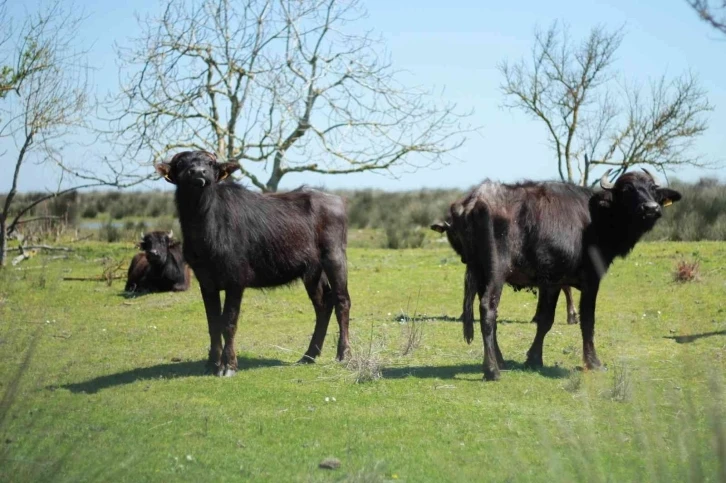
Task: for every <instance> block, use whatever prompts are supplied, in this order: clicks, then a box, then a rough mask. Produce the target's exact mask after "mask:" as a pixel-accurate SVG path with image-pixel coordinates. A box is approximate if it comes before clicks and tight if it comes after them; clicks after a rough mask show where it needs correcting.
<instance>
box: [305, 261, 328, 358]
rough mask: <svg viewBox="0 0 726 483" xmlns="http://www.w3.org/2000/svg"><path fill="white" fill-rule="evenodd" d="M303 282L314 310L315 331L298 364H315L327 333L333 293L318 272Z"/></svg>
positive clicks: (322, 275) (326, 280) (324, 277)
mask: <svg viewBox="0 0 726 483" xmlns="http://www.w3.org/2000/svg"><path fill="white" fill-rule="evenodd" d="M304 282H305V289H306V290H307V292H308V297H310V301H311V302H312V303H313V308H314V309H315V331H314V332H313V337H312V339H310V346H309V347H308V350H307V352H305V355H303V356H302V358H301V359H300V360H299V361H298V363H299V364H303V363H312V362H315V358H316V357H318V356H319V355H320V351H322V350H323V343H324V342H325V334H326V333H327V332H328V324H329V323H330V317H331V315H332V314H333V307H334V306H335V300H334V299H333V291H332V290H331V288H330V284H329V283H328V278H327V277H326V276H325V274H323V273H322V272H320V271H318V272H317V273H314V274H312V275H310V276H307V277H305V278H304Z"/></svg>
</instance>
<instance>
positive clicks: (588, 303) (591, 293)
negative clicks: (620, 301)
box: [580, 283, 602, 369]
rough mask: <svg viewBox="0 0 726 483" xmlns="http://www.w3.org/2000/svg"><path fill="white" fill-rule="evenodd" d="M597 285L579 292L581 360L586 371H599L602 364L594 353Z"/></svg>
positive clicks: (591, 285) (593, 284) (594, 284)
mask: <svg viewBox="0 0 726 483" xmlns="http://www.w3.org/2000/svg"><path fill="white" fill-rule="evenodd" d="M598 288H599V286H598V284H597V283H592V284H589V285H588V286H586V287H583V288H582V290H581V292H580V330H581V331H582V359H583V362H584V363H585V367H586V368H587V369H599V368H600V367H601V366H602V364H601V363H600V360H599V359H598V358H597V352H596V351H595V341H594V338H595V302H596V300H597V292H598Z"/></svg>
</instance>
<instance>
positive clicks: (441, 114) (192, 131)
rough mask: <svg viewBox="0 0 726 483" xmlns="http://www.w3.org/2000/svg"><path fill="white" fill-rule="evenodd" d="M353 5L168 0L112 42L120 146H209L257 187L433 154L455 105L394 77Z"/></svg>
mask: <svg viewBox="0 0 726 483" xmlns="http://www.w3.org/2000/svg"><path fill="white" fill-rule="evenodd" d="M363 15H364V12H363V11H362V9H361V7H360V5H359V2H358V1H357V0H241V1H229V0H187V1H172V0H168V1H167V4H166V7H165V9H164V11H163V14H162V15H161V16H160V17H158V18H150V19H147V20H146V21H144V22H142V29H143V32H144V33H143V35H142V36H141V38H138V39H136V42H135V44H134V46H133V47H132V48H130V49H120V51H119V54H120V56H121V58H122V65H123V71H122V72H125V73H127V78H126V81H125V83H124V92H123V95H122V96H121V98H120V99H119V101H120V102H119V104H117V105H116V107H117V108H118V109H119V111H117V112H118V113H119V114H118V117H117V118H116V119H117V120H118V122H119V125H120V129H121V130H122V131H123V133H124V135H125V139H126V141H127V142H128V146H129V148H130V155H132V156H143V155H144V154H142V153H144V152H147V153H150V157H151V158H152V159H153V160H154V161H158V160H159V159H162V158H163V157H165V156H166V155H167V153H168V151H169V150H172V149H203V150H207V151H212V152H214V153H216V154H217V156H218V157H219V158H220V159H227V160H230V161H240V162H241V163H242V165H243V169H242V174H243V175H244V176H246V177H247V178H249V180H250V181H251V182H252V183H253V184H254V185H255V186H257V187H258V188H260V189H262V190H264V191H276V190H277V189H278V186H279V183H280V180H281V179H282V177H283V176H285V175H286V174H289V173H299V172H315V173H326V174H344V173H355V172H361V171H386V170H390V169H392V168H394V167H401V168H402V169H412V170H413V169H417V168H420V167H422V166H427V165H429V164H431V163H439V162H442V161H445V159H444V158H443V156H444V155H445V154H446V153H449V152H450V151H452V150H455V149H456V148H458V147H459V146H461V144H462V143H463V141H464V135H465V133H466V132H467V128H466V127H462V126H461V124H460V123H461V121H462V117H463V116H461V115H459V114H457V113H456V112H455V106H453V105H450V104H441V103H438V102H436V99H435V98H434V97H433V96H432V95H431V93H430V92H428V91H424V90H421V89H418V88H409V87H406V86H404V85H401V84H400V82H399V80H400V75H399V74H400V73H399V72H397V71H395V70H394V69H393V68H392V65H391V63H390V61H389V60H388V57H387V55H386V54H385V53H384V51H385V49H384V46H383V45H382V44H381V42H380V41H378V40H376V39H374V38H373V37H372V36H371V35H370V34H369V33H358V29H356V28H355V21H356V20H359V19H360V17H362V16H363ZM251 166H254V168H253V169H248V168H250V167H251ZM255 172H256V173H260V172H264V178H263V177H262V175H259V176H258V175H256V174H255Z"/></svg>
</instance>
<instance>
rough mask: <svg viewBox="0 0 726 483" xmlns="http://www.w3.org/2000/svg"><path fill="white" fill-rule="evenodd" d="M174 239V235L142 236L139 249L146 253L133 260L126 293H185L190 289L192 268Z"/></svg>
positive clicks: (170, 233)
mask: <svg viewBox="0 0 726 483" xmlns="http://www.w3.org/2000/svg"><path fill="white" fill-rule="evenodd" d="M173 235H174V234H173V232H171V231H169V232H166V231H152V232H151V233H147V234H146V235H144V234H143V233H142V234H141V241H140V242H139V245H138V247H139V248H140V249H141V250H143V251H142V252H140V253H137V254H136V255H135V256H134V258H133V259H132V260H131V265H130V266H129V272H128V277H127V280H126V288H125V290H126V291H127V292H183V291H184V290H187V289H188V288H189V278H190V275H191V274H190V272H189V266H188V265H187V264H186V263H184V257H183V256H182V247H181V244H180V243H179V242H178V241H176V240H174V239H173Z"/></svg>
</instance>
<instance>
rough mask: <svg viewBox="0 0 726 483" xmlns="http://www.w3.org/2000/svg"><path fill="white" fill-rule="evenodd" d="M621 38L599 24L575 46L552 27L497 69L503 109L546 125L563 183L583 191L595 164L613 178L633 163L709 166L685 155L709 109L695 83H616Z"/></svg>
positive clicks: (687, 79)
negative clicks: (527, 51) (523, 55)
mask: <svg viewBox="0 0 726 483" xmlns="http://www.w3.org/2000/svg"><path fill="white" fill-rule="evenodd" d="M622 40H623V32H622V29H617V30H613V31H608V30H606V29H605V28H604V27H601V26H598V27H595V28H593V29H592V30H591V31H590V34H589V35H588V36H587V37H586V38H585V39H583V40H581V41H579V42H577V41H574V40H573V39H572V38H571V37H570V33H569V29H568V28H567V27H566V26H561V25H560V24H558V23H556V22H555V23H553V24H552V25H551V26H550V27H549V29H547V30H546V31H541V30H539V29H537V30H536V31H535V42H534V47H533V48H532V57H531V58H530V59H522V60H521V61H519V62H517V63H511V62H503V63H501V64H500V65H499V70H500V72H501V73H502V75H503V77H504V82H503V83H502V85H501V89H502V91H503V93H504V94H505V96H506V101H505V104H504V106H505V107H508V108H517V109H521V110H522V111H524V112H526V113H528V114H529V115H531V116H532V117H533V118H534V119H536V120H539V121H542V122H543V123H544V125H545V126H546V127H547V133H548V138H549V141H550V143H551V146H552V148H553V150H554V152H555V154H556V160H557V169H558V173H559V176H560V178H561V179H562V180H564V181H568V182H572V183H577V184H580V185H583V186H587V185H589V184H590V183H591V182H592V179H593V178H592V170H593V168H595V167H596V166H598V165H602V166H607V167H608V168H613V172H614V176H618V175H619V174H620V173H622V172H623V171H625V170H627V169H628V168H630V167H632V166H633V165H637V164H644V165H651V166H654V167H656V168H658V169H660V170H665V169H667V168H675V167H678V166H681V165H692V166H703V165H705V164H706V163H704V162H703V161H702V160H701V159H700V158H699V157H697V156H695V155H692V154H691V153H690V151H691V149H690V148H691V147H692V145H693V142H694V140H695V139H696V138H697V137H698V136H700V135H701V134H703V132H704V131H705V130H706V127H707V124H706V114H707V113H708V112H709V111H711V110H712V107H711V106H710V104H709V103H708V100H707V98H706V93H705V91H704V90H703V89H702V88H701V87H700V85H699V83H698V81H697V79H696V78H694V77H693V76H692V75H691V74H690V73H684V74H682V75H681V76H680V77H677V78H675V79H673V80H668V79H666V78H665V76H663V77H661V78H660V79H657V80H654V81H651V82H650V84H649V86H648V89H642V87H641V86H639V85H637V84H635V83H632V82H627V81H623V80H620V82H619V80H618V79H617V75H616V72H615V69H614V67H613V64H614V62H615V54H616V52H617V50H618V48H619V47H620V44H621V42H622Z"/></svg>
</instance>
